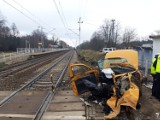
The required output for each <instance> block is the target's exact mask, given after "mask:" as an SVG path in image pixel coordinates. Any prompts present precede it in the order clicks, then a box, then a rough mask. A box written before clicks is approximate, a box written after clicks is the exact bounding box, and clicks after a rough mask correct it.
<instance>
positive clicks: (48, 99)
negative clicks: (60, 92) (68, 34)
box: [34, 53, 73, 120]
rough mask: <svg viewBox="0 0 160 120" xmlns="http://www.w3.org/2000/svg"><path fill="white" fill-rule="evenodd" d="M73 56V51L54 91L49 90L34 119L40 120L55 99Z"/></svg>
mask: <svg viewBox="0 0 160 120" xmlns="http://www.w3.org/2000/svg"><path fill="white" fill-rule="evenodd" d="M72 57H73V53H72V55H71V56H70V58H69V60H68V62H67V64H66V66H65V67H64V69H63V71H62V72H61V75H60V76H59V78H58V80H57V82H56V84H55V86H54V91H52V92H51V91H49V92H48V95H47V96H46V98H45V99H44V102H43V103H42V104H41V107H40V108H39V110H38V111H37V113H36V116H35V118H34V120H40V119H41V117H42V116H43V114H44V112H45V111H46V109H47V107H48V106H49V103H50V102H51V100H52V99H53V97H54V95H55V93H56V88H57V87H58V84H59V83H60V82H61V80H62V78H63V76H64V74H65V72H66V70H67V68H68V65H69V63H70V61H71V59H72Z"/></svg>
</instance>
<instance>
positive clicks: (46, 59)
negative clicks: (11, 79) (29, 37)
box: [0, 52, 64, 78]
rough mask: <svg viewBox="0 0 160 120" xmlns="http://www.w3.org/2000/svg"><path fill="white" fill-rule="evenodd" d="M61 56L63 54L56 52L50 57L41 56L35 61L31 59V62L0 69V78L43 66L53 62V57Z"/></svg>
mask: <svg viewBox="0 0 160 120" xmlns="http://www.w3.org/2000/svg"><path fill="white" fill-rule="evenodd" d="M62 54H64V52H58V53H55V54H54V55H52V56H51V55H48V56H47V55H45V56H42V57H39V58H36V59H31V60H28V61H24V62H21V63H17V64H13V65H9V66H6V67H4V68H1V69H0V78H3V77H7V76H8V75H11V74H15V73H17V72H21V71H22V70H23V71H25V69H28V68H30V67H36V66H38V65H41V64H42V63H43V64H44V63H48V62H50V61H52V60H54V59H55V57H57V56H61V55H62Z"/></svg>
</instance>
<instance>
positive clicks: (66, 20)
mask: <svg viewBox="0 0 160 120" xmlns="http://www.w3.org/2000/svg"><path fill="white" fill-rule="evenodd" d="M58 3H59V6H60V8H61V12H62V16H63V18H64V21H65V23H66V25H67V28H68V24H67V20H66V17H65V15H64V12H63V9H62V5H61V3H60V0H58Z"/></svg>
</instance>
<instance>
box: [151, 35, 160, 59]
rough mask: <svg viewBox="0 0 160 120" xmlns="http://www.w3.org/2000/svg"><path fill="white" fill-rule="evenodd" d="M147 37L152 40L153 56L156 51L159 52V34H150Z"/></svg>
mask: <svg viewBox="0 0 160 120" xmlns="http://www.w3.org/2000/svg"><path fill="white" fill-rule="evenodd" d="M149 37H150V38H151V39H152V40H153V54H152V58H153V57H154V56H155V55H156V54H157V53H160V35H151V36H149Z"/></svg>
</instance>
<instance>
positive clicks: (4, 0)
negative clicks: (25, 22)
mask: <svg viewBox="0 0 160 120" xmlns="http://www.w3.org/2000/svg"><path fill="white" fill-rule="evenodd" d="M3 2H5V3H6V4H7V5H9V6H11V7H12V8H14V9H15V10H17V11H18V12H19V13H21V14H22V15H24V16H25V17H27V18H28V19H30V20H31V21H32V22H34V23H36V24H37V25H39V26H42V25H41V24H40V23H38V22H37V21H36V20H34V19H32V18H31V17H29V16H28V15H26V14H25V13H23V12H22V11H20V10H19V9H17V8H16V7H14V6H13V5H11V4H10V3H8V2H7V1H6V0H3Z"/></svg>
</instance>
